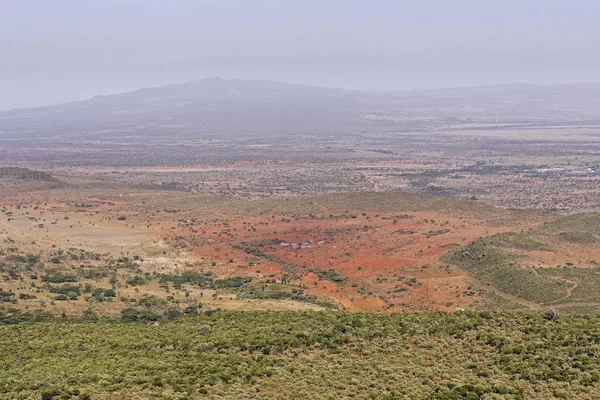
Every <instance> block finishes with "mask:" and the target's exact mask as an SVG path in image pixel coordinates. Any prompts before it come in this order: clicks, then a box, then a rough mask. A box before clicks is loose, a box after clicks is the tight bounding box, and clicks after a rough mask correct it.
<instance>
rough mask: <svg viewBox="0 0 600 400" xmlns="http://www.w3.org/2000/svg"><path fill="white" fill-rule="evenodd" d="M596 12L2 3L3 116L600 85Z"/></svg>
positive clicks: (255, 3)
mask: <svg viewBox="0 0 600 400" xmlns="http://www.w3.org/2000/svg"><path fill="white" fill-rule="evenodd" d="M598 21H600V1H598V0H587V1H586V0H518V1H517V0H502V1H500V0H418V1H417V0H410V1H404V0H368V1H367V0H364V1H359V0H162V1H159V0H93V1H92V0H52V1H48V0H18V1H17V0H0V110H6V109H12V108H22V107H33V106H41V105H49V104H56V103H60V102H65V101H74V100H83V99H86V98H90V97H93V96H95V95H99V94H104V95H106V94H112V93H120V92H126V91H131V90H135V89H138V88H140V87H152V86H160V85H164V84H168V83H178V82H185V81H189V80H195V79H202V78H205V77H209V76H221V77H223V78H226V79H229V78H243V79H270V80H278V81H284V82H292V83H305V84H314V85H320V86H334V87H343V88H350V89H366V90H408V89H418V88H438V87H451V86H474V85H485V84H497V83H517V82H519V83H538V84H551V83H553V84H554V83H575V82H595V83H597V82H600V51H599V50H600V23H599V22H598Z"/></svg>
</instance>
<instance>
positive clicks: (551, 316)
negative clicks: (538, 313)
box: [544, 309, 558, 321]
mask: <svg viewBox="0 0 600 400" xmlns="http://www.w3.org/2000/svg"><path fill="white" fill-rule="evenodd" d="M557 317H558V310H555V309H550V310H546V311H544V318H545V319H547V320H548V321H553V320H555V319H556V318H557Z"/></svg>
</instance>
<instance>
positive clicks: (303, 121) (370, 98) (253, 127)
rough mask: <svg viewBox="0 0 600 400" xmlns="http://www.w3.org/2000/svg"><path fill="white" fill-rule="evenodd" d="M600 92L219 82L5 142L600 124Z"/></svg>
mask: <svg viewBox="0 0 600 400" xmlns="http://www.w3.org/2000/svg"><path fill="white" fill-rule="evenodd" d="M599 108H600V85H592V84H579V85H554V86H537V85H521V84H511V85H495V86H480V87H465V88H449V89H440V90H415V91H410V92H404V93H370V92H359V91H351V90H343V89H335V88H323V87H316V86H308V85H295V84H288V83H280V82H271V81H249V80H238V79H234V80H225V79H222V78H219V77H213V78H207V79H203V80H198V81H193V82H187V83H181V84H175V85H168V86H162V87H156V88H146V89H140V90H136V91H134V92H130V93H123V94H116V95H110V96H97V97H94V98H92V99H89V100H85V101H79V102H72V103H65V104H59V105H56V106H49V107H38V108H32V109H22V110H12V111H4V112H0V134H2V133H4V134H6V133H11V132H18V133H21V134H26V133H31V134H36V135H40V134H42V135H53V134H59V133H76V134H86V133H89V132H102V133H105V134H114V133H115V132H116V133H117V134H123V133H134V134H138V135H170V134H173V133H177V134H185V135H191V136H195V135H203V134H214V133H218V134H221V133H222V134H237V133H272V134H279V133H346V132H369V131H381V130H416V131H418V130H429V129H435V128H437V127H440V126H447V125H457V124H517V125H528V124H537V125H540V124H541V125H545V124H550V125H551V124H578V123H600V116H599V115H598V113H597V110H598V109H599Z"/></svg>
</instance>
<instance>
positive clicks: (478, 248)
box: [442, 239, 572, 303]
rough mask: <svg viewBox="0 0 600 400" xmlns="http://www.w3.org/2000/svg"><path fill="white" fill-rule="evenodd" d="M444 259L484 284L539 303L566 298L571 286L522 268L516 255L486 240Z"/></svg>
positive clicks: (458, 250) (457, 250)
mask: <svg viewBox="0 0 600 400" xmlns="http://www.w3.org/2000/svg"><path fill="white" fill-rule="evenodd" d="M442 259H443V260H444V261H446V262H450V263H452V264H455V265H458V266H460V267H461V268H464V269H466V270H467V271H469V272H471V273H472V274H473V275H474V276H475V277H476V278H477V279H479V280H480V281H482V282H483V283H487V284H490V285H493V286H494V287H496V288H498V289H499V290H502V291H503V292H506V293H509V294H512V295H515V296H518V297H521V298H523V299H526V300H530V301H536V302H539V303H546V302H550V301H554V300H558V299H560V298H562V297H564V296H566V295H567V289H568V288H569V287H570V286H572V285H570V284H569V283H568V282H564V281H560V280H556V279H552V278H550V277H548V276H544V275H540V274H538V273H536V271H535V270H533V269H531V268H524V267H521V266H519V265H518V260H519V256H518V255H517V254H514V253H510V252H508V251H506V250H503V249H500V248H498V247H495V246H492V245H488V244H487V243H486V241H485V239H484V240H482V241H478V242H475V243H472V244H470V245H468V246H465V247H462V248H460V249H456V250H454V251H451V252H450V253H447V254H446V255H444V256H443V257H442Z"/></svg>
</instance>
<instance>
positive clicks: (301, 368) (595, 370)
mask: <svg viewBox="0 0 600 400" xmlns="http://www.w3.org/2000/svg"><path fill="white" fill-rule="evenodd" d="M32 318H33V317H32ZM5 322H6V321H5ZM599 327H600V316H598V315H588V316H564V315H558V313H556V312H554V311H552V312H546V313H541V312H488V311H482V312H475V311H466V312H457V313H443V312H426V313H408V314H368V313H348V312H265V311H254V312H234V311H210V312H207V313H202V314H200V315H197V316H194V317H184V318H179V319H175V320H173V321H167V320H164V321H161V322H158V323H145V322H144V323H141V322H124V321H117V320H101V321H91V320H72V319H43V318H42V319H40V320H38V322H28V321H27V320H26V319H22V320H20V321H12V323H10V324H9V323H4V324H3V325H0V334H1V337H2V341H0V354H2V357H0V398H6V399H9V398H10V399H12V398H22V399H24V398H38V399H39V398H41V399H53V398H56V399H89V398H92V399H114V398H120V399H148V398H161V399H199V398H208V399H227V398H230V399H266V398H279V399H339V398H360V399H396V398H407V399H440V400H441V399H549V398H569V399H590V398H597V397H598V396H600V387H599V385H598V381H599V380H600V372H599V367H600V365H599V364H600V362H599V359H598V352H599V350H600V328H599Z"/></svg>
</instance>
